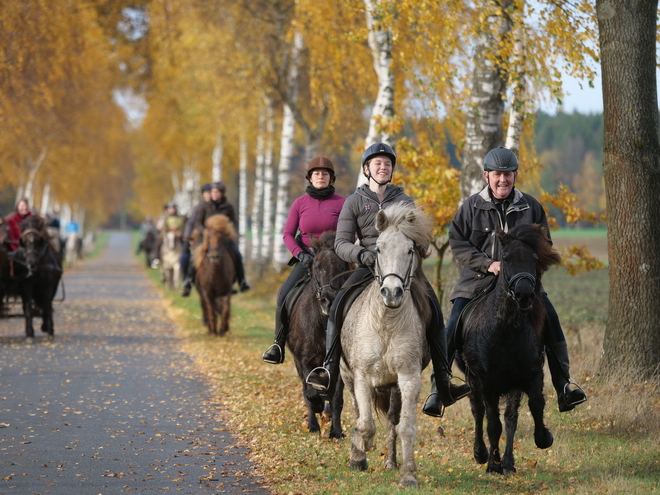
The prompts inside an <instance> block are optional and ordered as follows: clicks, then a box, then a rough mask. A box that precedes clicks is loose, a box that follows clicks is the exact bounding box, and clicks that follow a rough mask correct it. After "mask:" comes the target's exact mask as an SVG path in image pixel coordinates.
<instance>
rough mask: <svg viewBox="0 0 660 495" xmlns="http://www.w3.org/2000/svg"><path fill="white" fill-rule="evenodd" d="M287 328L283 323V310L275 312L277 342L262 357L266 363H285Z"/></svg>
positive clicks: (278, 309) (279, 309)
mask: <svg viewBox="0 0 660 495" xmlns="http://www.w3.org/2000/svg"><path fill="white" fill-rule="evenodd" d="M286 335H287V327H286V325H284V324H283V323H282V309H281V308H277V311H276V312H275V342H274V343H273V345H271V346H270V347H269V348H268V349H267V350H266V352H264V355H263V356H262V357H261V359H263V361H264V362H266V363H270V364H281V363H283V362H284V346H285V344H286Z"/></svg>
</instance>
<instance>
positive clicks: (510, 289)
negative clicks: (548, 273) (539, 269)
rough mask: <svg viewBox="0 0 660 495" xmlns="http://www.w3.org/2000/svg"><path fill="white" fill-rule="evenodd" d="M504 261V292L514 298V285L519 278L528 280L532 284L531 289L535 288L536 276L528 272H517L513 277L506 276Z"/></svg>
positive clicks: (515, 285) (516, 284)
mask: <svg viewBox="0 0 660 495" xmlns="http://www.w3.org/2000/svg"><path fill="white" fill-rule="evenodd" d="M506 266H507V265H506V263H503V264H502V274H503V275H504V282H505V283H506V293H507V295H508V296H509V297H511V299H513V300H514V301H515V300H516V287H517V286H518V282H520V281H521V280H529V282H530V283H531V284H532V290H534V289H535V288H536V276H534V275H532V274H531V273H529V272H519V273H516V274H515V275H514V276H513V277H508V276H507V274H506Z"/></svg>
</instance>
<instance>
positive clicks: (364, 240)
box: [307, 143, 470, 416]
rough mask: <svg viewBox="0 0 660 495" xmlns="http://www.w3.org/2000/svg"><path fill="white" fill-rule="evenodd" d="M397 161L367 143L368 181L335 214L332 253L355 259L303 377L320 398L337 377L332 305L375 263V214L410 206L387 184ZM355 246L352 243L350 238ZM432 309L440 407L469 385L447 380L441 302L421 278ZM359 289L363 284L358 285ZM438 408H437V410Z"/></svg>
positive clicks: (435, 392) (385, 148) (430, 335)
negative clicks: (316, 363) (321, 355)
mask: <svg viewBox="0 0 660 495" xmlns="http://www.w3.org/2000/svg"><path fill="white" fill-rule="evenodd" d="M395 165H396V155H395V153H394V151H393V150H392V148H391V147H390V146H389V145H387V144H385V143H377V144H373V145H371V146H369V147H368V148H367V149H366V151H365V152H364V154H363V155H362V173H363V174H364V176H365V177H366V178H367V180H368V181H369V182H368V183H367V184H365V185H363V186H360V187H359V188H358V189H357V190H356V191H355V193H354V194H352V195H351V196H349V197H348V199H347V200H346V202H345V203H344V207H343V208H342V210H341V214H340V215H339V223H338V225H337V240H336V242H335V251H336V252H337V255H338V256H339V257H340V258H341V259H342V260H344V261H346V262H348V263H358V264H359V266H358V269H357V270H356V271H355V272H354V273H353V274H352V275H351V276H350V277H349V279H348V280H347V281H346V283H345V284H344V287H345V289H343V290H342V291H340V292H339V293H338V294H337V297H336V298H335V300H334V302H333V304H332V308H331V310H330V318H329V319H328V326H327V331H326V356H325V360H324V365H323V367H321V368H316V369H314V370H312V372H311V373H310V374H309V376H308V377H307V383H308V384H309V385H310V386H311V387H313V388H315V389H316V390H319V391H320V392H321V395H322V396H327V397H331V396H332V395H333V393H334V387H335V384H336V383H337V378H338V375H339V360H340V358H341V344H340V338H339V325H335V323H339V322H337V318H338V317H339V316H341V315H339V314H338V313H337V308H338V307H339V306H340V305H341V301H342V299H343V298H344V297H345V296H346V294H347V293H348V292H349V291H350V288H351V287H352V286H357V285H360V284H361V283H362V282H366V281H369V280H371V278H372V277H373V276H372V272H371V267H372V266H373V265H374V264H375V262H376V256H377V255H376V252H375V248H376V241H377V239H378V231H377V230H376V215H377V214H378V212H379V211H380V210H382V209H384V208H386V207H387V206H390V205H392V204H396V203H407V204H409V205H410V206H411V207H414V202H413V200H412V198H411V197H410V196H408V195H407V194H405V193H404V192H403V189H402V188H401V187H399V186H395V185H392V184H390V182H391V181H392V173H393V171H394V167H395ZM356 236H357V238H358V239H359V241H360V243H359V245H356V244H355V238H356ZM425 281H426V284H427V287H428V295H429V300H430V303H431V308H432V311H431V313H432V318H431V322H430V324H429V327H428V328H427V330H426V336H427V340H428V342H429V345H430V348H431V358H432V361H433V369H434V371H435V377H436V379H437V380H438V386H437V388H436V383H435V382H434V383H433V389H432V397H433V398H436V397H438V398H439V399H440V402H441V403H442V406H450V405H451V404H453V403H454V402H456V401H457V400H458V399H461V398H462V397H465V396H466V395H467V394H468V393H469V391H470V388H469V387H468V386H467V385H460V386H457V385H453V384H452V383H450V378H451V377H450V370H449V365H448V361H447V341H446V338H445V334H444V323H443V318H442V311H441V309H440V303H439V301H438V298H437V296H436V295H435V291H434V290H433V288H432V287H431V284H430V283H429V282H428V281H427V280H426V279H425ZM363 287H364V285H363ZM436 409H437V410H436ZM424 412H425V413H426V414H430V415H432V416H440V415H442V412H443V409H442V407H441V405H440V404H437V403H436V408H435V409H433V410H430V411H429V410H427V409H425V411H424Z"/></svg>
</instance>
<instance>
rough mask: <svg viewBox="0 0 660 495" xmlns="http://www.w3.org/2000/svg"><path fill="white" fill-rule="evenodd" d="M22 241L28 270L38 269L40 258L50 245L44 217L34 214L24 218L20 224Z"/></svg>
mask: <svg viewBox="0 0 660 495" xmlns="http://www.w3.org/2000/svg"><path fill="white" fill-rule="evenodd" d="M19 227H20V229H21V239H20V243H21V246H22V247H23V250H24V252H25V264H26V265H27V267H28V270H30V271H31V272H34V271H36V270H37V266H38V264H39V260H40V259H41V257H42V256H43V255H44V253H45V252H46V250H47V249H48V245H49V242H48V241H49V237H48V232H47V231H46V224H45V223H44V221H43V219H41V218H40V217H38V216H36V215H33V216H31V217H29V218H27V219H25V220H23V221H22V222H21V223H20V225H19Z"/></svg>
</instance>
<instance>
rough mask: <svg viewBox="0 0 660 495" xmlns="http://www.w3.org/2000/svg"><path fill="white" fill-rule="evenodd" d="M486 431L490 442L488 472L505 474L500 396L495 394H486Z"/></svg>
mask: <svg viewBox="0 0 660 495" xmlns="http://www.w3.org/2000/svg"><path fill="white" fill-rule="evenodd" d="M485 403H486V421H487V422H488V425H487V426H486V432H487V433H488V441H489V443H490V451H489V456H488V467H487V468H486V472H488V473H499V474H503V471H502V461H501V459H500V448H499V443H500V437H501V436H502V421H500V407H499V397H498V396H497V395H494V394H488V396H486V400H485Z"/></svg>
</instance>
